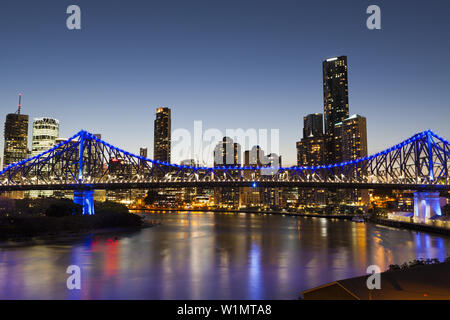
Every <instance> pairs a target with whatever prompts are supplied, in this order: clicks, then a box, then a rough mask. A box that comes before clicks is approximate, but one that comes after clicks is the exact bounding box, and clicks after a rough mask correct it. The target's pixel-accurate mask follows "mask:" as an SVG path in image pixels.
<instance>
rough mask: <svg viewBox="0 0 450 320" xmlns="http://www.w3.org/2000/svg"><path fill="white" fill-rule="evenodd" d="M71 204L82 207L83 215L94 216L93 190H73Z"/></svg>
mask: <svg viewBox="0 0 450 320" xmlns="http://www.w3.org/2000/svg"><path fill="white" fill-rule="evenodd" d="M73 202H74V203H76V204H79V205H82V206H83V214H88V215H91V214H94V213H95V211H94V190H75V191H74V192H73Z"/></svg>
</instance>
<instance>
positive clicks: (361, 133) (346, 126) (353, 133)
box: [334, 114, 369, 204]
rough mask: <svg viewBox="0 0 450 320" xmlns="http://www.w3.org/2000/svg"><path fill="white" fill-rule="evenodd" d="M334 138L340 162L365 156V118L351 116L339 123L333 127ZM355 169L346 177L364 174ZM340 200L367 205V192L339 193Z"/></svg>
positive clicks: (349, 191) (350, 191)
mask: <svg viewBox="0 0 450 320" xmlns="http://www.w3.org/2000/svg"><path fill="white" fill-rule="evenodd" d="M334 137H335V146H336V150H338V152H339V158H338V160H339V161H340V162H343V161H350V160H356V159H358V158H363V157H366V156H367V153H368V152H367V126H366V118H365V117H362V116H360V115H356V114H355V115H353V116H351V117H349V118H347V119H344V121H342V122H339V123H337V124H336V125H335V127H334ZM356 170H360V169H358V168H355V169H354V170H353V171H351V172H348V173H347V175H350V174H353V175H355V176H356V175H357V173H358V174H359V175H361V174H364V172H357V171H356ZM339 198H340V199H344V202H347V203H348V202H350V203H354V204H367V203H368V200H369V193H368V190H346V191H343V192H341V193H340V195H339Z"/></svg>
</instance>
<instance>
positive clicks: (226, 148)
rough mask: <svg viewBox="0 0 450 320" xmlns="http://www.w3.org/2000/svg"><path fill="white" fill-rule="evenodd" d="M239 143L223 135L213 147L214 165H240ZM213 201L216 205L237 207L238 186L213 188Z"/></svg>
mask: <svg viewBox="0 0 450 320" xmlns="http://www.w3.org/2000/svg"><path fill="white" fill-rule="evenodd" d="M240 165H241V145H240V144H239V143H235V142H234V141H233V139H231V138H229V137H224V138H223V139H222V141H221V142H219V143H218V144H217V146H216V147H215V148H214V166H215V167H225V166H240ZM214 203H215V204H216V205H220V206H224V207H231V208H237V207H238V206H239V188H238V187H220V188H214Z"/></svg>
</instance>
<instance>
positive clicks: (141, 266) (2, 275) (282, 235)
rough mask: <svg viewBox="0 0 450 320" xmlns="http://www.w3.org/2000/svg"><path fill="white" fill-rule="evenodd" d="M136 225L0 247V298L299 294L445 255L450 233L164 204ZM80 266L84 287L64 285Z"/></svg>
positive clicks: (283, 296)
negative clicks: (124, 230)
mask: <svg viewBox="0 0 450 320" xmlns="http://www.w3.org/2000/svg"><path fill="white" fill-rule="evenodd" d="M148 218H149V219H152V220H155V221H158V222H161V223H162V225H160V226H157V227H154V228H149V229H144V230H142V231H138V232H135V233H132V234H125V235H124V234H122V235H118V237H115V235H101V236H86V237H83V238H81V239H77V240H73V239H72V240H70V241H66V240H63V239H60V240H59V241H58V242H56V243H55V242H53V243H52V244H33V245H28V246H12V247H11V246H10V247H8V246H3V248H2V249H0V298H2V299H11V298H24V299H206V298H211V299H295V298H297V296H298V294H299V292H300V291H301V290H304V289H308V288H311V287H314V286H317V285H320V284H323V283H326V282H330V281H333V280H338V279H342V278H347V277H352V276H357V275H362V274H365V270H366V268H367V266H368V265H371V264H377V265H379V266H380V267H381V269H386V268H388V266H389V264H392V263H398V264H401V263H404V262H406V261H410V260H413V259H415V258H438V259H440V260H443V259H445V258H446V257H447V252H448V251H447V250H448V249H450V239H449V238H448V237H443V236H436V235H430V234H424V233H417V232H412V231H406V230H398V229H393V228H388V227H382V226H376V225H371V224H361V223H354V222H349V221H341V220H336V219H333V220H326V219H322V218H296V217H289V216H286V217H281V216H275V215H272V216H271V215H255V214H253V215H245V214H235V213H229V214H221V213H216V214H214V213H170V212H166V213H161V214H148ZM71 264H75V265H79V266H80V267H81V270H82V281H81V283H82V289H81V290H68V289H67V288H66V280H67V277H68V276H69V275H68V274H67V273H66V269H67V267H68V266H69V265H71Z"/></svg>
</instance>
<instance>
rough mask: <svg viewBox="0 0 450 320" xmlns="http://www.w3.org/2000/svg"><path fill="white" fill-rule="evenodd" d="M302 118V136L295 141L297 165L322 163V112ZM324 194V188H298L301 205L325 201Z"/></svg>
mask: <svg viewBox="0 0 450 320" xmlns="http://www.w3.org/2000/svg"><path fill="white" fill-rule="evenodd" d="M303 120H304V121H303V138H302V139H301V141H298V142H297V165H298V166H300V167H301V166H319V165H323V164H324V163H325V161H326V158H325V156H326V149H325V137H324V134H323V124H322V123H323V122H322V121H323V117H322V114H321V113H315V114H309V115H307V116H306V117H304V118H303ZM324 195H325V193H324V190H319V189H315V188H299V192H298V201H299V204H302V205H309V206H310V205H314V206H315V205H318V204H323V203H324V202H325V198H324Z"/></svg>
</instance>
